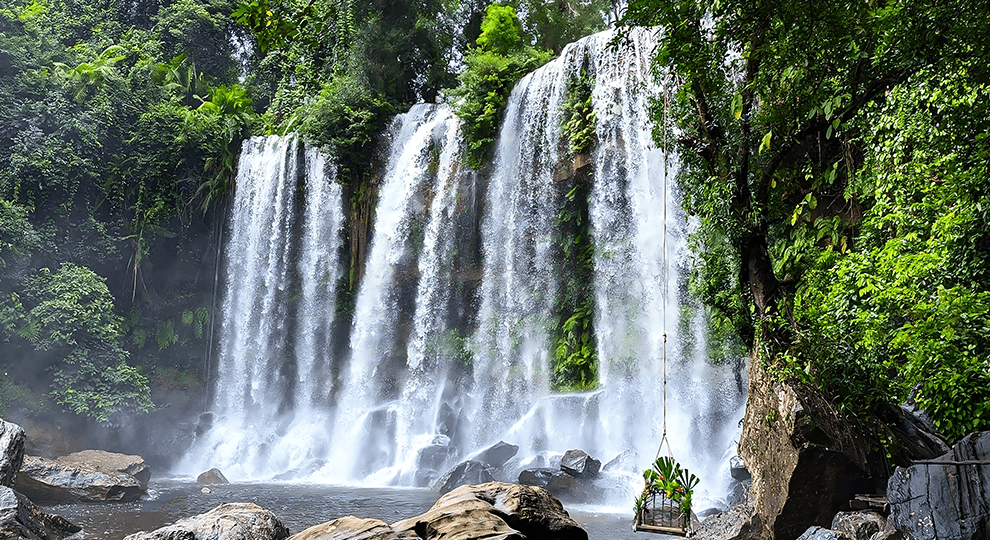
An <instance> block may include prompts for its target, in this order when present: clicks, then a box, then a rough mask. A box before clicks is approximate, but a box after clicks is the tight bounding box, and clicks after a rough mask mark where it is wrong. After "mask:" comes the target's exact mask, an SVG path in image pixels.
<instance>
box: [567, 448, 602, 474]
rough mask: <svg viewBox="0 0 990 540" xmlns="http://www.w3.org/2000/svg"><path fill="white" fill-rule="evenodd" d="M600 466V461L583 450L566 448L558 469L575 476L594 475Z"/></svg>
mask: <svg viewBox="0 0 990 540" xmlns="http://www.w3.org/2000/svg"><path fill="white" fill-rule="evenodd" d="M601 468H602V462H601V461H598V460H597V459H594V458H592V457H591V456H589V455H588V453H587V452H585V451H584V450H568V451H567V452H565V453H564V457H563V458H561V460H560V470H562V471H564V472H566V473H568V474H570V475H572V476H576V477H594V476H596V475H598V471H600V470H601Z"/></svg>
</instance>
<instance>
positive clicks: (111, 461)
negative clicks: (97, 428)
mask: <svg viewBox="0 0 990 540" xmlns="http://www.w3.org/2000/svg"><path fill="white" fill-rule="evenodd" d="M150 477H151V472H150V470H149V469H148V467H147V465H145V463H144V460H143V459H141V458H140V457H138V456H129V455H125V454H114V453H111V452H104V451H102V450H86V451H83V452H77V453H75V454H69V455H68V456H64V457H60V458H58V459H45V458H40V457H35V456H26V457H25V458H24V463H23V464H22V465H21V470H20V473H19V474H18V475H17V480H16V482H15V484H14V487H15V488H16V489H17V490H18V491H20V492H21V493H24V494H25V495H27V496H28V497H30V498H31V499H34V500H37V501H52V502H130V501H135V500H138V499H140V498H141V496H143V495H144V494H145V493H147V490H148V479H149V478H150Z"/></svg>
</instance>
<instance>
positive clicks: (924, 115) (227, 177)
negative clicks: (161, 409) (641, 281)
mask: <svg viewBox="0 0 990 540" xmlns="http://www.w3.org/2000/svg"><path fill="white" fill-rule="evenodd" d="M614 9H615V8H614V6H613V5H612V4H610V3H609V2H607V1H605V0H580V1H578V0H556V1H553V2H546V3H544V2H541V1H539V0H517V1H513V2H509V3H503V4H491V5H488V4H486V3H484V2H480V1H479V0H466V1H465V2H458V1H457V0H425V1H421V2H411V1H407V0H396V1H390V2H385V1H382V0H374V1H371V2H353V1H352V0H271V1H270V0H251V1H250V2H243V3H238V2H237V1H236V0H95V1H88V0H12V1H11V2H7V3H6V4H5V6H4V7H2V8H0V265H2V269H0V271H2V273H0V336H2V337H3V343H2V345H0V347H2V350H3V353H2V360H0V368H2V369H0V414H3V408H4V406H6V405H7V404H9V403H12V402H15V401H18V402H21V403H27V404H30V405H31V406H32V407H38V408H44V407H48V406H55V405H57V406H60V407H62V408H64V409H66V410H69V411H72V412H75V413H77V414H80V415H84V416H87V417H90V418H93V419H96V420H99V421H103V422H113V421H114V418H115V415H117V414H119V413H120V412H122V411H133V410H137V411H147V410H149V409H151V408H152V407H154V404H153V403H152V401H151V392H150V388H151V386H152V385H153V384H157V385H159V386H162V387H167V388H186V387H196V386H197V385H201V384H202V380H203V379H204V376H205V373H206V372H207V371H208V370H209V354H210V353H209V352H208V351H209V347H208V346H207V344H208V342H209V340H210V328H211V327H212V323H213V322H214V319H215V317H214V314H215V305H214V303H213V302H215V296H216V294H215V290H214V277H215V275H216V268H217V254H218V246H219V245H220V244H221V243H222V238H221V231H222V224H223V222H224V215H225V214H224V213H225V211H226V202H227V200H228V197H229V195H230V193H231V189H232V187H233V186H232V175H233V170H234V167H235V160H236V157H237V155H238V152H239V148H240V143H241V141H242V140H243V139H244V138H246V137H248V136H250V135H252V134H264V133H287V132H291V131H295V132H300V133H302V134H304V136H305V137H306V138H307V139H309V140H310V141H312V142H313V143H316V144H319V145H321V146H323V147H324V148H325V149H327V150H328V151H329V152H330V153H331V154H332V155H333V157H334V159H335V160H336V162H337V165H338V167H339V170H340V175H339V177H340V178H341V179H342V181H343V182H345V183H346V184H347V185H348V187H349V193H350V194H351V198H352V201H351V211H352V212H353V217H352V222H355V223H356V222H361V221H362V216H363V219H364V220H365V221H366V220H367V216H369V215H370V212H371V209H370V207H369V205H370V204H372V203H371V200H372V198H371V197H370V196H369V195H368V193H369V191H370V186H369V182H370V178H369V171H370V167H371V163H372V158H373V156H372V150H373V143H374V140H375V137H376V134H377V133H379V132H380V131H381V130H382V129H383V128H384V126H385V125H386V122H387V121H388V119H389V118H390V117H391V115H393V114H394V113H396V112H400V111H402V110H403V109H404V108H406V107H408V106H409V105H411V104H413V103H416V102H419V101H428V102H432V101H437V100H449V101H451V102H452V103H453V104H454V106H455V109H456V111H457V113H458V115H459V116H460V117H461V118H462V119H463V120H464V122H465V124H464V133H465V137H466V139H467V151H466V155H465V158H464V159H465V163H467V164H468V165H470V166H472V167H475V168H481V167H483V166H484V164H485V160H486V159H487V158H488V157H489V156H490V152H491V143H492V141H493V140H494V138H495V135H496V130H497V128H498V125H499V121H500V116H501V113H502V110H503V109H504V107H505V104H506V102H507V99H508V94H509V91H510V90H511V88H512V85H513V84H514V83H515V81H517V80H518V79H519V78H520V77H521V76H522V75H523V74H525V73H526V72H529V71H531V70H533V69H535V68H536V67H538V66H539V65H541V64H542V63H544V62H546V61H548V60H549V59H550V58H551V57H552V56H553V55H554V54H557V53H559V52H560V50H561V48H562V47H563V46H564V45H565V44H566V43H567V42H569V41H571V40H573V39H576V38H578V37H580V36H583V35H586V34H589V33H591V32H594V31H597V30H599V29H601V28H603V27H604V26H605V21H606V20H609V19H612V18H614V17H615V14H613V11H614ZM621 23H623V24H638V25H651V26H657V27H659V28H660V30H659V35H660V36H661V42H660V47H659V49H658V51H657V52H656V70H655V71H656V77H657V78H658V79H659V80H661V81H662V82H663V83H664V86H665V87H666V88H668V89H669V90H670V91H669V93H668V94H667V95H665V96H661V97H660V98H658V99H657V100H656V103H655V108H654V110H653V112H652V114H653V117H654V119H655V121H656V132H655V139H656V141H657V143H658V144H667V145H669V146H670V147H671V148H676V149H677V150H678V151H679V152H680V153H681V155H682V158H683V162H684V168H683V171H682V175H681V178H680V185H681V189H682V192H683V194H684V205H685V209H686V210H687V212H688V213H689V214H691V215H694V216H697V217H698V219H699V223H700V225H699V227H698V228H697V231H696V233H695V234H694V237H693V247H694V253H695V258H694V275H693V278H692V283H691V288H692V292H693V293H694V294H695V295H696V296H697V297H698V298H700V299H701V300H702V302H703V303H704V305H705V307H706V310H707V312H708V315H709V317H710V319H711V324H712V327H713V329H714V330H715V333H716V334H717V335H719V336H720V337H721V339H722V340H725V341H726V342H730V343H735V344H737V346H738V347H737V348H739V349H742V350H745V349H748V348H754V347H755V348H757V349H758V350H759V351H760V355H759V358H761V359H762V361H763V362H764V364H765V368H766V369H769V370H771V371H773V372H774V373H775V374H777V375H778V376H779V377H781V378H786V379H788V380H794V381H798V382H799V383H800V384H805V385H808V386H812V387H815V388H817V389H819V390H820V391H822V392H823V393H824V394H825V395H826V396H828V398H829V399H830V400H831V401H832V402H833V403H834V404H835V405H836V406H837V407H838V408H839V410H840V411H841V412H842V413H843V414H845V415H848V416H849V417H852V418H861V419H864V420H865V419H868V418H872V417H874V416H876V415H877V414H878V407H879V406H880V405H882V404H885V403H900V402H902V401H903V400H905V399H908V398H909V397H910V398H911V399H913V400H914V401H915V402H917V404H919V405H920V406H922V407H923V408H925V409H926V410H927V411H928V413H929V414H930V415H931V416H932V418H933V419H934V421H935V423H936V425H937V426H938V428H939V429H940V430H941V431H942V432H943V433H944V434H945V435H946V436H947V437H948V438H949V439H951V440H954V439H956V438H958V437H960V436H962V435H963V434H965V433H967V432H970V431H973V430H977V429H987V428H990V350H988V341H990V317H988V310H990V289H988V279H990V225H988V221H990V202H988V200H987V192H988V190H990V175H988V173H990V171H988V161H990V138H988V130H990V95H988V94H990V79H988V71H987V70H988V66H990V52H988V50H987V47H988V40H987V39H986V36H987V35H990V5H987V3H986V2H985V1H981V0H946V1H938V0H921V1H913V0H912V1H907V0H888V1H886V2H883V1H881V2H832V1H828V2H826V1H819V0H815V1H812V2H810V3H808V2H788V1H786V0H776V1H763V0H756V1H751V2H740V1H735V0H720V1H717V2H697V1H693V0H632V1H631V2H629V6H628V9H627V10H626V11H625V12H624V14H622V18H621ZM576 75H578V74H576ZM581 84H583V85H587V84H588V83H587V82H576V83H575V88H578V87H579V86H580V85H581ZM585 93H587V92H586V91H585ZM586 98H587V96H585V95H584V94H583V93H581V91H576V93H575V99H572V100H571V102H569V105H568V106H569V107H571V108H573V109H575V110H580V111H581V118H584V119H585V121H590V122H594V117H593V114H592V113H590V112H589V111H588V109H589V108H590V101H588V100H587V99H586ZM587 127H588V126H587V125H581V123H580V122H578V123H577V124H575V125H569V126H567V129H568V132H569V133H570V135H569V136H570V137H571V139H572V140H571V144H572V146H573V148H572V149H573V150H574V151H575V152H581V151H585V150H587V149H588V148H589V145H590V144H591V143H590V142H589V140H588V136H587V134H588V132H589V131H588V129H587ZM578 187H579V186H578ZM576 189H577V188H576ZM578 192H580V189H578ZM571 193H576V192H574V191H571ZM582 196H583V195H582ZM584 210H586V209H582V208H580V207H577V208H576V209H571V210H570V212H571V214H573V215H575V216H580V214H581V212H583V211H584ZM586 228H587V227H586V226H585V229H586ZM585 236H586V235H585ZM352 237H353V238H357V237H358V236H357V235H352ZM355 241H357V240H355ZM347 249H349V250H350V251H351V253H352V254H358V253H360V251H361V249H362V247H361V246H355V245H350V246H348V247H347ZM575 249H576V250H578V252H581V251H583V252H586V251H587V250H588V249H592V246H590V244H589V245H584V244H582V245H580V246H578V247H577V248H575ZM354 256H355V257H356V256H357V255H354ZM586 259H588V257H587V256H586V257H584V259H577V260H573V261H569V262H568V264H571V265H574V266H575V267H577V268H581V267H582V264H583V263H582V261H585V262H586ZM352 264H353V263H352ZM586 270H588V269H587V268H584V269H583V270H582V271H586ZM350 279H351V281H350V282H349V283H348V285H349V287H350V288H349V290H351V291H353V287H355V285H356V284H355V282H354V273H353V272H352V273H351V274H350ZM579 296H580V295H579ZM579 296H575V297H574V298H572V299H569V300H568V301H567V302H569V304H570V305H568V307H567V309H569V310H570V312H571V313H573V317H571V319H573V321H574V322H573V324H572V325H571V326H572V327H576V326H578V325H579V322H580V321H587V320H590V317H589V316H587V313H588V312H589V308H588V306H587V305H584V304H582V303H581V302H579ZM580 314H584V316H583V317H578V316H579V315H580ZM565 324H566V323H565ZM581 324H585V323H581ZM585 327H586V324H585ZM571 329H572V330H573V329H574V328H571ZM577 336H578V334H575V339H574V340H571V341H570V342H568V340H566V339H565V340H563V341H561V342H559V343H558V344H556V351H555V352H556V354H557V356H561V357H563V358H574V365H564V366H563V367H562V368H561V369H560V370H559V373H568V372H569V373H572V375H571V377H573V378H576V379H577V380H576V381H571V382H576V383H577V386H579V387H588V386H589V383H588V379H589V378H593V376H594V375H593V373H590V372H589V369H588V366H589V365H591V363H592V362H593V356H594V352H593V351H590V350H588V351H585V353H586V354H584V353H582V354H577V351H580V350H581V349H586V348H588V347H589V346H590V347H591V348H593V344H591V343H589V342H588V341H587V340H583V338H580V339H579V338H577ZM15 366H16V369H15ZM559 386H561V387H566V386H568V383H567V381H561V382H559Z"/></svg>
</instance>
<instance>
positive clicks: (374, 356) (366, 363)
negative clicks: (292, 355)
mask: <svg viewBox="0 0 990 540" xmlns="http://www.w3.org/2000/svg"><path fill="white" fill-rule="evenodd" d="M391 131H392V137H391V142H390V143H389V147H390V150H389V157H388V162H387V165H386V168H385V171H386V176H385V179H384V181H383V182H382V185H381V188H380V191H379V202H378V207H377V214H378V219H377V220H376V222H375V235H374V239H373V241H372V244H371V249H370V253H369V256H368V261H367V263H366V271H365V277H364V282H363V283H362V285H361V289H360V292H359V294H358V298H357V305H356V308H355V313H354V323H353V328H352V337H351V349H352V352H351V358H350V362H349V365H348V368H347V370H346V371H345V373H344V376H343V389H342V394H341V397H340V403H339V407H338V410H337V425H339V426H341V427H340V428H339V429H338V432H337V436H338V437H340V438H341V440H344V441H347V443H346V444H337V445H335V446H334V448H333V450H332V451H331V453H330V460H329V463H331V464H332V465H328V466H327V467H326V468H325V469H324V470H323V471H321V473H320V475H322V476H321V478H324V479H326V480H331V481H356V480H363V479H365V478H367V477H368V476H369V475H372V474H376V477H377V478H379V479H381V481H382V482H391V481H394V477H395V475H396V474H399V473H401V472H403V467H401V465H402V463H401V462H403V461H405V462H406V465H407V466H406V467H405V469H404V472H405V473H406V476H407V477H409V475H410V474H411V473H412V471H411V468H412V467H413V465H414V464H413V463H412V462H409V458H410V456H412V457H415V455H416V453H415V450H417V449H418V448H419V447H421V446H424V445H425V444H427V443H428V442H430V440H432V438H433V432H434V428H435V418H436V411H437V409H438V407H439V405H440V402H439V399H438V398H437V397H438V392H439V389H438V387H437V385H438V384H442V383H443V381H444V379H445V373H444V367H445V366H444V365H443V364H441V363H438V362H436V361H435V359H434V358H428V356H429V355H430V351H429V350H428V349H429V347H428V345H429V344H430V343H429V341H430V339H431V338H432V337H434V336H440V335H442V334H443V332H445V331H446V330H447V328H446V326H445V317H444V313H445V311H446V309H447V304H448V302H449V282H450V275H449V274H450V271H451V265H450V261H449V257H448V255H449V253H450V251H451V249H452V247H454V245H455V241H456V238H455V235H454V234H453V232H452V231H451V230H450V227H451V224H452V223H451V219H452V217H453V215H454V212H455V205H456V202H457V197H456V195H457V192H458V191H457V190H458V188H459V185H460V184H459V182H458V180H459V179H460V178H461V176H459V175H458V174H457V173H458V168H457V167H456V158H457V156H458V154H459V150H460V134H459V124H458V122H457V119H456V117H455V116H454V115H453V112H452V111H451V110H450V109H449V108H448V107H437V106H432V105H416V106H414V107H413V108H412V109H411V110H410V111H409V112H408V113H406V114H402V115H398V116H397V117H396V119H395V121H394V122H393V125H392V129H391ZM409 304H411V305H409ZM404 312H405V313H407V314H409V315H412V316H411V317H403V316H402V315H403V313H404ZM406 319H412V320H406ZM416 441H424V442H423V443H417V442H416Z"/></svg>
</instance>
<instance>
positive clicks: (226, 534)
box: [124, 503, 289, 540]
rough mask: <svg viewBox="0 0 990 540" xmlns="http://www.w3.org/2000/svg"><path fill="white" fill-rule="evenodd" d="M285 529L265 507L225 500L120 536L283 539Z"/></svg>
mask: <svg viewBox="0 0 990 540" xmlns="http://www.w3.org/2000/svg"><path fill="white" fill-rule="evenodd" d="M288 537H289V529H287V528H286V527H285V525H282V522H281V521H279V520H278V518H277V517H275V514H272V513H271V512H269V511H268V510H265V509H263V508H261V507H260V506H258V505H256V504H253V503H228V504H221V505H220V506H218V507H216V508H214V509H213V510H210V511H209V512H207V513H205V514H200V515H198V516H193V517H190V518H185V519H181V520H179V521H177V522H175V523H174V524H172V525H168V526H166V527H162V528H160V529H156V530H154V531H151V532H144V531H142V532H137V533H134V534H131V535H129V536H126V537H125V538H124V540H284V539H285V538H288Z"/></svg>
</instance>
